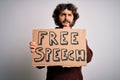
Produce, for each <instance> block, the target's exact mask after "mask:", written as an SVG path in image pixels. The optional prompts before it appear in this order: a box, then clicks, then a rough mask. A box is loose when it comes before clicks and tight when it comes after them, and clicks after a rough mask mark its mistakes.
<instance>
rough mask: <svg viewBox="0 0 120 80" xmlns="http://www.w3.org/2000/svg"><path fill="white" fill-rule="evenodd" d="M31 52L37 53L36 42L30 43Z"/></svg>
mask: <svg viewBox="0 0 120 80" xmlns="http://www.w3.org/2000/svg"><path fill="white" fill-rule="evenodd" d="M29 45H30V51H31V53H33V52H35V49H36V48H37V44H36V43H35V42H30V43H29Z"/></svg>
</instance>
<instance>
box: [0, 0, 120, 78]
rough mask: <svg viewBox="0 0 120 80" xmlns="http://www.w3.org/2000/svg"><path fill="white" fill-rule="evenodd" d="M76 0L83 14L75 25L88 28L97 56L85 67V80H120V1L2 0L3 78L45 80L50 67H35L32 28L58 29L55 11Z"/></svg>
mask: <svg viewBox="0 0 120 80" xmlns="http://www.w3.org/2000/svg"><path fill="white" fill-rule="evenodd" d="M62 2H64V3H68V2H70V3H73V4H75V5H76V6H77V7H78V12H79V14H80V18H79V20H77V22H76V24H75V26H74V28H85V29H86V30H87V36H86V38H87V40H88V44H89V46H90V48H91V49H92V50H93V52H94V55H93V59H92V61H91V62H90V63H89V64H88V66H87V67H83V68H82V71H83V76H84V80H119V79H120V70H119V68H120V62H119V57H120V42H119V41H120V36H119V35H120V32H119V30H120V1H119V0H0V80H45V78H46V68H44V69H41V70H39V69H37V68H35V67H32V66H31V58H32V55H31V53H30V50H29V42H30V41H31V40H32V30H33V29H36V28H37V29H39V28H43V29H44V28H45V29H49V28H54V27H55V26H56V25H55V24H54V21H53V19H52V12H53V10H54V9H55V7H56V5H57V4H59V3H62Z"/></svg>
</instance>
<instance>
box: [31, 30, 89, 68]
mask: <svg viewBox="0 0 120 80" xmlns="http://www.w3.org/2000/svg"><path fill="white" fill-rule="evenodd" d="M85 36H86V33H85V30H84V29H36V30H33V41H34V42H36V43H37V48H36V49H35V52H33V54H32V55H33V56H32V65H33V66H58V65H59V66H64V67H79V66H85V65H87V56H86V37H85Z"/></svg>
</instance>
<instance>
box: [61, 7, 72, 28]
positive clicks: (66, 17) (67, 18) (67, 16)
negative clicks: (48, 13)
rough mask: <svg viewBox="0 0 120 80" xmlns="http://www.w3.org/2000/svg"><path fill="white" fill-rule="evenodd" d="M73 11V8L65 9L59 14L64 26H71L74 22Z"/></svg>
mask: <svg viewBox="0 0 120 80" xmlns="http://www.w3.org/2000/svg"><path fill="white" fill-rule="evenodd" d="M73 18H74V16H73V13H72V11H71V10H68V9H65V10H63V11H62V12H61V13H60V15H59V20H60V22H61V24H62V26H63V28H70V26H71V24H72V23H73Z"/></svg>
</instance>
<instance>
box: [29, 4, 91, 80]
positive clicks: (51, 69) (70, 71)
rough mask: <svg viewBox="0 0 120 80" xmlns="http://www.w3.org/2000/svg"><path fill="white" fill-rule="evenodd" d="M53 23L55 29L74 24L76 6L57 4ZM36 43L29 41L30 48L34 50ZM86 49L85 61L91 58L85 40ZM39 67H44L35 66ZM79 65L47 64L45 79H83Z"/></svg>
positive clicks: (67, 27)
mask: <svg viewBox="0 0 120 80" xmlns="http://www.w3.org/2000/svg"><path fill="white" fill-rule="evenodd" d="M52 17H53V19H54V21H55V24H56V25H58V27H56V29H63V28H66V29H70V28H72V27H73V26H74V24H75V22H76V20H77V19H78V18H79V14H78V13H77V8H76V6H75V5H73V4H71V3H68V4H58V5H57V6H56V8H55V10H54V12H53V15H52ZM35 48H36V43H35V42H30V50H31V51H35ZM86 50H87V62H90V61H91V59H92V55H93V53H92V50H91V49H90V48H89V47H88V44H87V41H86ZM37 68H39V69H41V68H44V67H41V66H37ZM81 68H82V67H81V66H80V67H62V66H48V67H47V79H46V80H83V76H82V72H81Z"/></svg>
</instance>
